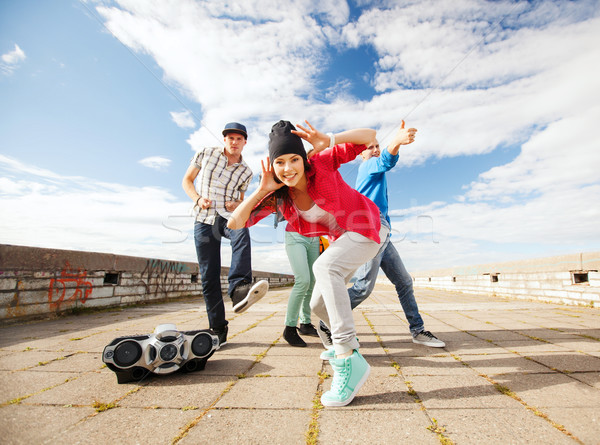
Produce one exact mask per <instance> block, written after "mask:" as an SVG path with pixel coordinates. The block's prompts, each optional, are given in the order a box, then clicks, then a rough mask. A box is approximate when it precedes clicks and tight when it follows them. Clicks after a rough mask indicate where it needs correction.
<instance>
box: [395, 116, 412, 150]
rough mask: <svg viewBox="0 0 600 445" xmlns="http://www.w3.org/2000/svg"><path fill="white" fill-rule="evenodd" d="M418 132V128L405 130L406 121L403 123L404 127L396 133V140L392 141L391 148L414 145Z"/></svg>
mask: <svg viewBox="0 0 600 445" xmlns="http://www.w3.org/2000/svg"><path fill="white" fill-rule="evenodd" d="M416 132H417V129H416V128H404V121H402V125H401V126H400V128H399V129H398V131H397V132H396V135H395V136H394V139H392V143H391V144H390V146H392V147H393V146H395V145H408V144H412V143H413V142H414V141H415V133H416Z"/></svg>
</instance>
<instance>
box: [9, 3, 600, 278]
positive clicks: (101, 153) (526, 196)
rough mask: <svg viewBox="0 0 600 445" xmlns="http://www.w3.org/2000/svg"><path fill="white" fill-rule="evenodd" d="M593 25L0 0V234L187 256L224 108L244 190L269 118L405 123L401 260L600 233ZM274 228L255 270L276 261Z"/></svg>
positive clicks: (588, 21)
mask: <svg viewBox="0 0 600 445" xmlns="http://www.w3.org/2000/svg"><path fill="white" fill-rule="evenodd" d="M599 41H600V3H599V2H598V1H591V0H581V1H564V0H560V1H558V0H557V1H550V0H539V1H483V0H456V1H453V2H448V1H443V0H430V1H427V0H425V1H402V0H398V1H370V0H355V1H347V2H346V1H343V0H318V1H317V0H297V1H293V0H290V1H286V2H281V1H274V0H261V1H258V0H243V1H242V0H238V1H223V0H214V1H213V0H205V1H201V0H197V1H194V0H177V1H175V0H171V1H169V0H162V1H158V0H154V1H150V0H117V1H108V0H79V1H78V0H55V1H52V2H48V1H45V0H0V243H2V244H14V245H26V246H38V247H48V248H58V249H73V250H84V251H96V252H109V253H115V254H124V255H133V256H142V257H150V258H160V259H166V260H176V261H196V255H195V248H194V242H193V222H194V218H193V216H192V214H191V213H190V209H191V207H192V204H193V203H192V202H191V200H190V199H189V198H188V197H187V195H186V194H185V193H184V191H183V189H182V187H181V180H182V178H183V174H184V172H185V170H186V169H187V167H188V165H189V162H190V160H191V158H192V156H193V153H194V152H195V151H198V150H201V149H202V148H203V147H207V146H222V145H223V138H222V136H221V130H222V129H223V127H224V125H225V123H227V122H231V121H238V122H242V123H244V124H245V125H246V126H247V128H248V132H249V137H248V143H247V145H246V147H245V148H244V159H245V161H246V162H247V163H248V164H249V165H250V167H251V168H252V170H253V171H254V172H255V177H254V179H253V182H252V184H251V187H250V192H251V191H252V190H253V189H255V188H256V186H257V182H256V181H257V178H258V173H259V172H260V160H261V159H263V158H264V157H265V156H266V153H267V141H268V133H269V131H270V128H271V126H272V125H273V123H275V122H277V121H278V120H280V119H286V120H290V121H291V122H292V123H294V124H298V123H300V124H301V123H302V122H304V120H305V119H306V120H308V121H309V122H311V123H312V124H313V125H314V126H315V127H316V128H318V129H319V130H321V131H323V132H325V133H326V132H337V131H343V130H347V129H351V128H358V127H370V128H374V129H376V130H377V132H378V133H377V134H378V138H379V141H380V143H381V145H382V147H383V146H385V145H386V142H388V141H389V140H390V139H391V137H392V136H393V134H394V133H395V131H397V129H398V128H399V125H400V122H401V121H402V120H403V119H404V120H405V121H406V125H407V126H408V127H415V128H417V129H418V132H417V138H416V141H415V142H414V143H413V144H411V145H408V146H403V147H402V148H401V150H400V160H399V162H398V165H397V166H396V167H395V168H394V170H392V171H391V172H389V173H388V174H387V180H388V186H389V191H390V196H389V200H390V216H391V218H392V228H393V237H392V241H393V242H394V245H395V246H396V248H397V249H398V251H399V253H400V255H401V257H402V259H403V261H404V263H405V265H406V267H407V269H408V270H409V271H425V270H432V269H440V268H450V267H459V266H468V265H475V264H482V263H491V262H501V261H514V260H521V259H531V258H541V257H547V256H554V255H562V254H570V253H578V252H590V251H598V250H600V235H599V230H598V228H599V221H600V137H599V135H598V126H599V122H600V101H599V99H600V45H598V42H599ZM359 162H360V161H358V160H356V161H353V162H351V163H348V164H345V165H343V166H342V167H341V169H340V172H341V173H342V175H343V177H344V178H345V179H346V181H347V182H348V183H349V184H350V185H354V181H355V178H356V173H357V168H358V165H359ZM283 230H284V228H283V226H279V227H278V228H277V229H275V228H273V220H272V219H271V218H270V217H268V218H266V219H264V220H262V221H261V223H259V224H258V225H257V226H255V227H253V228H252V229H251V236H252V252H253V268H254V269H256V270H262V271H270V272H281V273H291V268H290V267H289V263H288V260H287V256H286V253H285V248H284V244H283V239H284V237H283V233H284V232H283ZM222 257H223V264H224V265H229V261H230V258H231V254H230V248H229V246H228V244H227V243H225V244H224V246H223V249H222Z"/></svg>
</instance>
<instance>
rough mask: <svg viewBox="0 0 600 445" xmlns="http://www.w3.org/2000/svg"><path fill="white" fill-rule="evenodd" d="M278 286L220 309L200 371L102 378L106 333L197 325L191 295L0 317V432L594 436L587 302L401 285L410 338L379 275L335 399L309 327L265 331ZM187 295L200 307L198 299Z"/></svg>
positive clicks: (599, 425)
mask: <svg viewBox="0 0 600 445" xmlns="http://www.w3.org/2000/svg"><path fill="white" fill-rule="evenodd" d="M289 291H290V288H284V289H275V290H272V291H270V292H269V293H268V294H267V296H266V297H265V298H264V299H263V300H261V301H260V302H258V303H257V304H256V305H254V306H253V307H252V308H250V310H248V311H247V312H245V313H242V314H240V315H235V314H233V312H232V311H231V310H230V308H231V304H230V303H227V306H226V308H227V309H228V317H230V318H229V320H230V325H229V344H228V345H226V346H225V347H224V348H223V349H221V350H219V351H217V352H216V353H215V354H214V355H213V356H212V357H211V358H210V359H209V360H208V362H207V364H206V368H205V369H204V370H203V371H198V372H194V373H189V374H184V373H176V374H170V375H166V376H153V377H151V378H148V379H146V380H144V381H142V382H141V383H128V384H122V385H119V384H117V379H116V376H115V375H114V373H112V372H111V371H110V370H108V369H107V368H106V367H104V365H103V363H102V360H101V352H102V350H103V349H104V346H106V345H107V344H108V343H109V342H110V341H111V340H112V339H114V338H116V337H119V336H123V335H129V334H143V333H151V332H152V331H153V330H154V328H155V327H156V326H157V325H158V324H161V323H174V324H176V325H177V328H178V329H179V330H193V329H201V328H206V327H207V320H206V313H205V311H204V309H203V307H204V304H203V302H202V301H200V299H190V300H179V301H176V302H171V303H166V304H155V305H148V306H139V307H132V308H126V309H115V310H110V311H102V312H96V313H83V314H80V315H72V316H66V317H61V318H57V319H53V320H43V321H33V322H26V323H16V324H15V323H12V324H3V325H0V442H1V443H5V444H44V443H48V444H55V443H61V444H77V443H86V444H89V443H92V444H96V443H120V444H171V443H177V444H198V443H213V444H216V443H218V444H229V443H231V444H254V443H255V444H259V443H260V444H264V443H274V444H303V443H320V444H330V443H377V444H386V443H411V444H415V443H416V444H439V443H442V444H450V443H456V444H488V443H489V444H492V443H493V444H498V443H502V444H504V443H523V444H525V443H546V444H563V443H564V444H574V443H585V444H598V443H600V310H598V309H594V308H590V307H572V306H562V305H554V304H545V303H538V302H530V301H520V300H508V299H503V298H491V297H485V296H478V295H467V294H459V293H449V292H443V291H429V290H417V301H418V303H419V307H420V310H421V314H422V316H423V318H424V320H425V324H426V328H427V329H429V330H430V331H432V332H433V333H434V334H436V335H437V336H438V337H439V338H440V339H442V340H444V341H445V342H446V344H447V345H446V348H443V349H434V348H428V347H426V346H421V345H416V344H413V343H412V341H411V337H410V334H409V332H408V327H407V322H406V319H405V318H404V314H403V312H402V310H401V308H400V305H399V304H398V300H397V298H396V296H395V292H394V291H393V288H392V287H389V286H385V285H378V287H377V288H376V290H375V292H374V293H373V295H372V296H371V298H370V299H368V300H367V301H366V302H365V303H363V305H361V306H359V308H357V310H355V320H356V325H357V329H358V336H359V339H360V343H361V353H362V354H363V355H364V356H365V358H366V359H367V361H368V362H369V364H370V365H371V367H372V368H371V375H370V377H369V379H368V380H367V382H366V384H365V385H364V386H363V388H362V389H361V390H360V392H359V393H358V396H357V397H356V398H355V400H354V401H353V402H352V404H350V405H349V406H347V407H343V408H324V407H322V406H321V405H320V403H318V400H319V397H320V394H321V392H322V391H326V390H327V389H328V388H329V386H330V385H331V376H330V374H331V368H330V366H329V364H328V363H327V362H322V361H321V360H319V354H320V352H321V351H322V347H321V345H320V342H319V340H318V338H312V337H304V339H305V340H306V341H307V342H308V343H309V346H308V347H307V348H293V347H291V346H289V345H288V344H287V343H286V342H285V341H284V340H283V339H282V337H281V334H282V332H283V323H284V319H285V309H286V303H287V298H288V295H289ZM199 308H201V309H199Z"/></svg>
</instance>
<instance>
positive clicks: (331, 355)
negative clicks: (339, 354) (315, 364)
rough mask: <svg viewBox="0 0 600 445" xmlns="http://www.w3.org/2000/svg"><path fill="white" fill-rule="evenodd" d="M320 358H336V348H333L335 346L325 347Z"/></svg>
mask: <svg viewBox="0 0 600 445" xmlns="http://www.w3.org/2000/svg"><path fill="white" fill-rule="evenodd" d="M319 358H320V359H321V360H331V359H332V358H335V349H333V348H328V349H325V350H324V351H323V352H321V355H320V356H319Z"/></svg>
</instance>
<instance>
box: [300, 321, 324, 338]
mask: <svg viewBox="0 0 600 445" xmlns="http://www.w3.org/2000/svg"><path fill="white" fill-rule="evenodd" d="M298 332H300V334H302V335H308V336H310V337H318V336H319V333H318V332H317V330H316V329H315V327H314V326H313V325H312V324H311V323H300V327H299V328H298Z"/></svg>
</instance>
